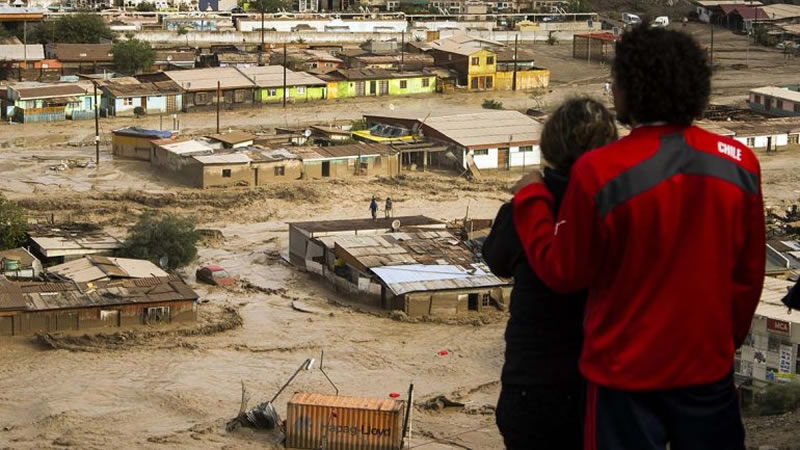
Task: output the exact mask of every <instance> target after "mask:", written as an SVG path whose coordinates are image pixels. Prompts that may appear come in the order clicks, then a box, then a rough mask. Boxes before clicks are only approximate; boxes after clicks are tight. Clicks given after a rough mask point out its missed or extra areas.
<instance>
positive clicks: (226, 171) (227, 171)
mask: <svg viewBox="0 0 800 450" xmlns="http://www.w3.org/2000/svg"><path fill="white" fill-rule="evenodd" d="M230 177H231V169H222V178H230Z"/></svg>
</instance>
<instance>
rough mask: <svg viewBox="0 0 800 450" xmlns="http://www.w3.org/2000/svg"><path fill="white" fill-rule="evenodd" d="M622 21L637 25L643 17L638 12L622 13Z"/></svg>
mask: <svg viewBox="0 0 800 450" xmlns="http://www.w3.org/2000/svg"><path fill="white" fill-rule="evenodd" d="M622 22H623V23H625V24H626V25H637V24H640V23H642V18H641V17H639V16H637V15H636V14H631V13H622Z"/></svg>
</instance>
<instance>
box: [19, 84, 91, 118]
mask: <svg viewBox="0 0 800 450" xmlns="http://www.w3.org/2000/svg"><path fill="white" fill-rule="evenodd" d="M98 97H100V95H99V94H98ZM98 103H99V99H98ZM3 104H4V105H5V106H4V107H3V116H4V118H9V117H10V118H12V119H13V120H14V121H15V122H20V123H32V122H58V121H62V120H68V119H69V120H81V119H89V118H91V117H94V105H95V101H94V93H93V92H92V91H91V90H90V88H89V87H88V86H87V85H85V84H82V83H61V84H46V83H37V82H23V83H17V84H13V85H10V86H8V89H7V98H6V99H5V101H4V102H3Z"/></svg>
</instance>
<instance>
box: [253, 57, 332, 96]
mask: <svg viewBox="0 0 800 450" xmlns="http://www.w3.org/2000/svg"><path fill="white" fill-rule="evenodd" d="M239 71H240V72H242V73H243V74H244V75H245V76H246V77H247V78H249V79H250V80H251V81H252V82H253V83H254V84H255V85H256V87H257V89H256V101H257V102H259V103H280V102H282V101H283V85H284V82H283V75H284V69H283V66H261V67H247V68H240V69H239ZM286 90H287V92H286V101H288V102H292V103H297V102H307V101H311V100H322V99H324V98H326V96H327V82H326V81H324V80H321V79H319V78H317V77H315V76H313V75H311V74H308V73H305V72H295V71H293V70H289V69H286Z"/></svg>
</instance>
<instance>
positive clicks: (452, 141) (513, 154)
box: [364, 108, 542, 176]
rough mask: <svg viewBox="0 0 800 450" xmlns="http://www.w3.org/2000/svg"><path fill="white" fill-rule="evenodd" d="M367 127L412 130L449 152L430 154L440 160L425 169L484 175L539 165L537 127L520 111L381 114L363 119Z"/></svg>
mask: <svg viewBox="0 0 800 450" xmlns="http://www.w3.org/2000/svg"><path fill="white" fill-rule="evenodd" d="M364 120H365V121H366V122H367V127H368V128H372V127H373V126H376V125H381V124H382V125H389V126H396V127H401V128H405V129H409V130H412V131H413V132H415V133H417V134H418V135H420V136H424V137H425V138H426V139H429V140H431V141H434V142H437V143H439V144H442V145H444V146H446V147H447V148H448V151H449V153H450V154H452V155H453V156H455V158H454V159H450V158H448V157H446V156H445V155H446V154H445V153H442V152H437V153H434V154H431V155H430V157H431V158H438V160H430V161H426V164H427V165H436V164H439V165H447V164H449V165H450V166H452V165H453V163H455V164H456V168H457V169H458V170H459V171H463V170H470V171H472V172H473V176H479V175H480V171H484V170H489V171H491V170H510V169H512V168H525V167H530V166H533V165H537V164H539V163H540V162H541V160H540V151H539V139H540V136H541V131H542V125H541V123H539V122H537V121H535V120H533V119H531V118H530V117H528V116H526V115H525V114H522V113H520V112H518V111H506V110H488V109H478V110H476V109H447V108H439V109H436V110H420V111H385V112H380V113H368V114H365V115H364Z"/></svg>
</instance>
